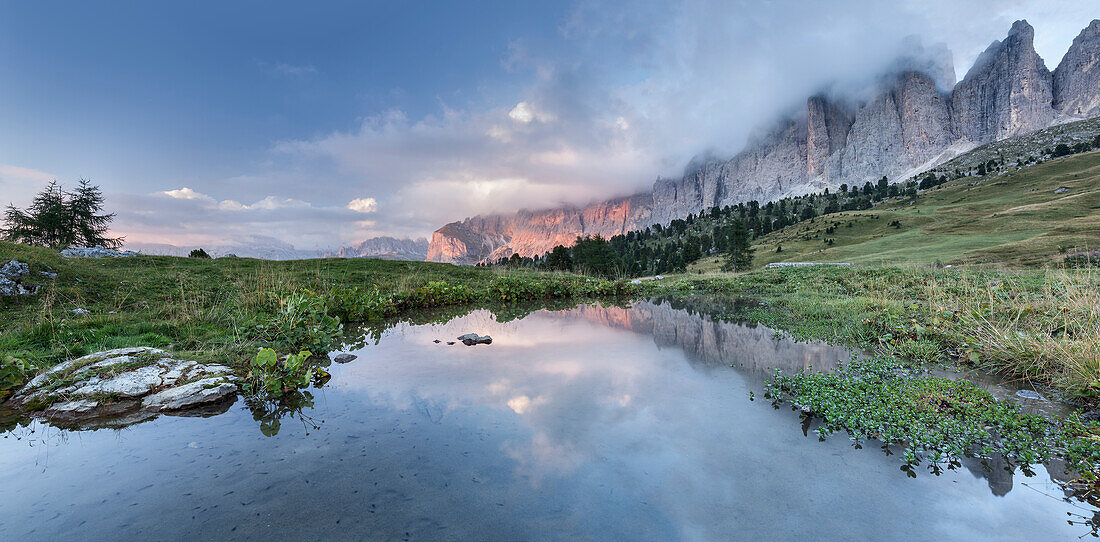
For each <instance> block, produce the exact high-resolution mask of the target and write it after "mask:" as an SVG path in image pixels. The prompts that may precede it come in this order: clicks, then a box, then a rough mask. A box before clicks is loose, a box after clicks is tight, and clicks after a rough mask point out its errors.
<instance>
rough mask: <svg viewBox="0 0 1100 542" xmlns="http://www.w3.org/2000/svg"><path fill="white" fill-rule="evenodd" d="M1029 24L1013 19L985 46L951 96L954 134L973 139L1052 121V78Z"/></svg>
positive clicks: (1014, 132)
mask: <svg viewBox="0 0 1100 542" xmlns="http://www.w3.org/2000/svg"><path fill="white" fill-rule="evenodd" d="M1034 37H1035V29H1033V28H1032V27H1031V25H1029V24H1027V21H1016V23H1015V24H1013V25H1012V29H1011V30H1010V31H1009V33H1008V37H1007V38H1005V40H1004V41H995V42H993V43H992V44H991V45H990V46H989V48H987V49H986V50H985V52H983V53H982V54H981V55H980V56H978V60H977V61H975V62H974V67H973V68H971V69H970V72H968V73H967V74H966V77H965V78H964V79H963V80H962V81H961V82H960V83H959V84H958V85H956V86H955V90H954V92H953V93H952V95H951V110H952V119H953V120H954V122H955V127H956V133H957V134H958V135H959V136H961V137H965V138H966V139H969V140H970V141H973V142H975V143H988V142H989V141H994V140H999V139H1004V138H1006V137H1011V136H1014V135H1019V134H1022V133H1026V132H1031V131H1034V130H1038V129H1040V128H1045V127H1047V126H1049V125H1050V123H1051V121H1053V120H1054V107H1053V89H1052V87H1053V80H1052V77H1051V74H1050V71H1048V70H1047V68H1046V65H1045V64H1044V63H1043V59H1042V58H1039V55H1038V54H1036V52H1035V48H1034V47H1033V45H1032V40H1033V39H1034Z"/></svg>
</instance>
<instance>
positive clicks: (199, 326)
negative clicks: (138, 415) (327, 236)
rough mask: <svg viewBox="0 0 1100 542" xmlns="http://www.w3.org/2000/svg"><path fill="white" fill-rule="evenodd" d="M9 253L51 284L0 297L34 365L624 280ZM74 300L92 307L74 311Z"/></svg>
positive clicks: (329, 262) (15, 248)
mask: <svg viewBox="0 0 1100 542" xmlns="http://www.w3.org/2000/svg"><path fill="white" fill-rule="evenodd" d="M9 259H17V260H20V261H23V262H28V263H29V264H30V266H31V275H30V277H29V278H28V279H27V282H33V283H37V284H40V285H42V286H43V289H42V291H41V292H40V293H39V294H37V295H34V296H26V297H22V298H0V311H2V313H3V314H4V318H3V319H0V352H3V353H4V355H5V356H13V357H17V358H19V359H21V360H23V361H25V362H28V363H29V364H30V365H31V366H32V369H33V368H42V367H47V366H50V365H53V364H56V363H58V362H61V361H64V360H66V359H71V358H74V357H79V356H82V355H85V354H88V353H91V352H95V351H99V350H106V349H110V348H119V347H125V346H151V347H156V348H164V349H167V350H171V351H174V352H180V353H184V354H186V355H189V356H192V357H194V358H196V359H200V360H216V361H221V362H223V363H228V364H230V365H234V366H242V365H243V364H245V363H246V360H245V359H244V358H245V357H246V355H247V354H250V353H254V352H255V350H256V349H258V348H259V347H261V346H274V347H277V348H279V349H280V350H281V351H283V352H284V353H285V352H287V351H298V350H299V349H302V348H305V349H310V348H313V349H318V344H317V343H318V342H319V343H321V344H320V346H322V347H323V346H329V345H330V343H331V341H330V340H329V339H331V337H330V336H335V335H339V333H338V331H337V330H334V329H332V327H333V326H332V325H330V322H328V321H327V320H326V319H325V318H323V317H324V316H328V317H336V318H338V319H340V320H342V322H338V323H337V325H339V324H340V323H343V324H350V323H356V322H361V321H368V320H374V319H379V318H383V317H388V316H393V315H394V314H396V313H399V312H401V311H404V310H407V309H410V308H415V307H426V306H439V305H452V304H458V303H465V302H491V301H516V300H524V299H542V298H555V297H573V296H587V295H608V294H615V293H622V292H624V291H626V287H625V286H624V285H623V284H622V283H618V284H615V283H610V282H607V281H603V280H598V279H591V278H588V277H583V276H579V275H568V274H557V273H555V274H537V273H532V272H524V271H507V272H502V271H499V270H491V269H483V268H474V267H468V266H456V265H450V264H438V263H427V262H401V261H384V260H374V259H315V260H299V261H278V262H276V261H263V260H254V259H246V258H219V259H214V260H207V259H193V258H177V257H167V256H137V257H132V258H114V259H112V258H101V259H91V258H76V259H67V258H62V257H60V256H59V255H58V254H57V252H55V251H52V250H48V249H43V248H36V247H28V246H24V245H16V244H11V243H0V261H7V260H9ZM40 271H50V272H56V273H58V276H57V278H56V279H53V280H51V279H48V278H46V277H42V276H40V275H39V272H40ZM77 308H81V309H85V310H88V311H90V314H89V315H88V316H77V315H75V314H73V313H72V312H71V311H72V310H73V309H77ZM315 351H323V348H321V349H318V350H315Z"/></svg>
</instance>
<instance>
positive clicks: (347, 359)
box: [332, 354, 358, 363]
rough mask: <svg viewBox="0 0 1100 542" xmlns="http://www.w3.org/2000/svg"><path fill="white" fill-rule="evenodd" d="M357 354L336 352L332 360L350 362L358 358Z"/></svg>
mask: <svg viewBox="0 0 1100 542" xmlns="http://www.w3.org/2000/svg"><path fill="white" fill-rule="evenodd" d="M357 357H358V356H356V355H355V354H336V357H334V358H332V361H335V362H336V363H350V362H352V361H355V358H357Z"/></svg>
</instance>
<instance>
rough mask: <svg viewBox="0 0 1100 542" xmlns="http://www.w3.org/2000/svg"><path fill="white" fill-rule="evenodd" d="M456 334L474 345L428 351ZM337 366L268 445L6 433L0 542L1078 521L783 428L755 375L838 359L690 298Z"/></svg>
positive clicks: (239, 418) (811, 533)
mask: <svg viewBox="0 0 1100 542" xmlns="http://www.w3.org/2000/svg"><path fill="white" fill-rule="evenodd" d="M468 332H475V333H481V334H489V335H492V337H493V343H492V344H491V345H479V346H474V347H466V346H462V345H461V343H459V344H457V345H453V346H449V345H447V344H446V342H445V341H448V340H454V338H455V337H457V336H458V335H461V334H464V333H468ZM434 340H441V341H444V342H440V343H435V342H433V341H434ZM352 353H354V354H357V355H358V356H359V357H358V359H357V360H355V361H353V362H351V363H349V364H346V365H336V364H333V365H332V367H331V368H330V370H331V372H332V379H331V381H330V382H329V383H328V384H327V385H326V386H324V387H323V388H321V389H317V390H313V392H312V393H313V395H314V397H315V404H314V406H313V407H312V408H306V409H304V410H303V412H302V415H301V417H290V418H286V419H283V420H282V424H281V428H280V430H279V432H278V434H276V435H275V436H273V437H265V436H263V435H262V434H261V433H260V431H259V430H258V426H257V425H258V424H257V421H256V420H254V419H253V416H252V414H251V413H250V411H249V410H248V409H247V408H246V407H245V405H244V404H243V402H238V403H236V404H234V405H233V406H231V407H230V408H229V409H228V410H227V411H226V412H224V413H222V414H219V415H216V416H213V417H208V418H201V417H168V416H163V417H160V418H158V419H156V420H153V421H150V422H146V423H141V424H137V425H132V426H130V427H127V428H124V429H121V430H114V429H100V430H96V431H64V430H60V429H56V428H52V427H48V426H44V425H40V424H31V425H26V426H21V427H18V428H16V429H13V430H11V431H10V432H9V433H7V434H6V435H5V437H4V438H3V439H0V487H2V488H3V489H4V498H3V505H2V506H0V539H3V540H136V539H142V540H180V539H183V540H207V539H215V540H223V539H226V540H227V539H234V540H278V539H287V538H291V539H325V540H362V539H383V540H405V539H411V540H450V539H458V540H576V539H582V540H586V539H587V540H740V539H746V540H750V539H755V540H761V539H762V540H852V539H874V540H889V539H905V540H968V541H970V540H1061V539H1074V538H1077V537H1078V536H1081V535H1083V534H1086V533H1087V532H1088V529H1087V528H1086V527H1084V526H1082V525H1080V524H1074V522H1075V521H1077V520H1080V519H1081V518H1082V516H1088V517H1091V516H1092V511H1091V510H1086V509H1085V508H1083V507H1082V506H1081V505H1079V504H1076V503H1070V502H1066V501H1065V500H1064V499H1063V496H1062V493H1061V490H1060V489H1059V488H1058V486H1057V485H1055V484H1054V483H1053V482H1052V481H1051V479H1050V477H1049V475H1048V474H1047V472H1046V471H1045V470H1044V469H1042V468H1041V467H1040V468H1037V469H1036V473H1035V476H1033V477H1024V476H1023V475H1022V474H1019V473H1018V472H1017V473H1016V474H1015V475H1014V474H1012V473H1010V472H1008V471H1005V470H1003V469H1001V468H997V467H996V466H994V468H993V469H992V470H990V471H988V472H987V471H986V470H985V469H983V468H982V466H981V465H978V464H976V463H975V464H969V465H967V466H966V468H963V469H959V470H958V471H948V472H947V473H945V474H943V475H941V476H933V475H930V474H926V473H924V472H921V474H920V475H919V476H918V477H917V478H915V479H912V478H908V477H906V475H905V473H904V472H902V471H901V470H900V469H899V465H900V462H899V460H898V458H897V456H887V455H885V454H884V453H882V451H881V450H879V449H878V448H877V447H875V446H873V445H868V446H866V447H865V448H863V449H859V450H857V449H855V448H853V447H852V445H851V443H850V442H849V441H848V440H847V439H846V438H845V437H844V436H842V435H834V436H833V437H830V438H829V439H828V440H826V441H824V442H820V441H818V439H817V438H816V436H815V435H814V433H813V432H812V431H811V432H809V433H808V436H806V435H804V433H803V428H802V422H801V420H800V419H799V417H798V416H797V415H796V414H795V413H793V412H792V411H791V410H790V409H789V408H786V407H784V408H780V409H778V410H777V409H774V408H773V407H772V406H771V404H770V403H769V402H767V401H765V400H763V399H762V395H763V382H764V379H765V378H766V377H767V376H768V375H770V374H771V372H772V370H773V368H775V367H779V368H782V369H783V370H784V371H794V370H798V369H802V368H806V367H810V366H813V367H815V368H822V369H828V368H829V367H830V366H834V365H835V363H836V362H837V360H838V359H847V358H848V357H849V353H848V352H846V351H844V350H842V349H838V348H835V347H831V346H829V345H826V344H821V343H795V342H793V341H789V340H785V339H782V338H779V337H777V336H776V335H775V333H774V332H773V331H772V330H770V329H767V328H765V327H763V326H752V325H746V324H742V323H734V322H722V321H719V320H718V319H715V318H712V317H711V316H708V315H707V314H706V313H705V311H704V312H702V313H701V312H698V311H696V310H692V307H691V306H690V305H688V306H683V305H681V304H676V303H672V302H668V301H643V302H638V303H634V304H633V305H631V306H630V307H616V306H601V305H583V306H580V307H576V308H573V309H569V310H563V311H537V312H534V313H532V314H530V315H527V316H526V317H523V318H520V319H515V320H511V321H508V322H498V321H497V317H495V316H494V314H493V313H491V312H490V311H487V310H477V311H474V312H471V313H469V314H467V315H465V316H461V317H457V318H454V319H452V320H450V321H447V322H446V323H443V324H436V325H411V324H400V325H397V326H395V327H393V328H390V329H388V330H386V331H385V332H383V333H382V335H381V336H380V337H379V338H378V340H377V343H374V342H373V341H371V344H369V345H366V346H363V347H361V348H357V349H355V350H352ZM731 363H732V364H733V365H734V367H731V366H730V365H731ZM750 392H753V393H754V394H755V397H756V400H755V401H753V400H750V398H749V397H750Z"/></svg>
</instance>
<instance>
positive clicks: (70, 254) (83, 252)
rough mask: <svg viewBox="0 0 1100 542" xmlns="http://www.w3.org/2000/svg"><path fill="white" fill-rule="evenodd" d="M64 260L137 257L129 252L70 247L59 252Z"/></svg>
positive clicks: (100, 248)
mask: <svg viewBox="0 0 1100 542" xmlns="http://www.w3.org/2000/svg"><path fill="white" fill-rule="evenodd" d="M61 255H62V256H64V257H66V258H124V257H128V256H137V252H133V251H130V250H121V251H120V250H114V249H110V248H103V247H98V246H97V247H72V248H66V249H65V250H62V251H61Z"/></svg>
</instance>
